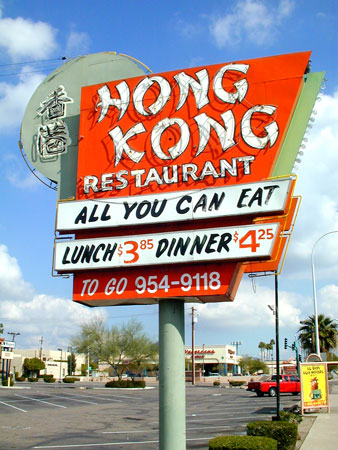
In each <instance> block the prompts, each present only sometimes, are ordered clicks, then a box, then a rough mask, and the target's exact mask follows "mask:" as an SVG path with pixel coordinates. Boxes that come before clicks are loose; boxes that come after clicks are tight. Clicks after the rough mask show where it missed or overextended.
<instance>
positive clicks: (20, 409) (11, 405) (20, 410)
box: [0, 402, 27, 413]
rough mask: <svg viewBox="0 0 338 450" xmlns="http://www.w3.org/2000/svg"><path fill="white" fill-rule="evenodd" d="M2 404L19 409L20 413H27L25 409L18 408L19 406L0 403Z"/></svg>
mask: <svg viewBox="0 0 338 450" xmlns="http://www.w3.org/2000/svg"><path fill="white" fill-rule="evenodd" d="M0 403H1V404H2V405H6V406H9V407H10V408H14V409H18V410H19V411H22V412H24V413H26V412H27V411H25V410H24V409H21V408H18V407H17V406H13V405H10V404H8V403H5V402H0Z"/></svg>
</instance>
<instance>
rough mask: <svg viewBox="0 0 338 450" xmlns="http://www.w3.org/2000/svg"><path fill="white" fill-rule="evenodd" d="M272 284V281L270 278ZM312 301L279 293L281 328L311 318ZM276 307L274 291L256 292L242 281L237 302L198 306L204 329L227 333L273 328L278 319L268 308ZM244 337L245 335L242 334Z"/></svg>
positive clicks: (295, 324) (291, 293) (262, 290)
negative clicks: (309, 314)
mask: <svg viewBox="0 0 338 450" xmlns="http://www.w3.org/2000/svg"><path fill="white" fill-rule="evenodd" d="M270 279H271V283H273V277H270ZM308 303H309V299H308V298H306V297H303V296H301V295H298V294H295V293H293V292H287V291H281V290H280V292H279V321H280V326H281V327H286V328H297V327H298V325H299V320H300V317H303V315H304V314H305V316H307V315H308V313H307V312H303V311H302V308H303V307H304V308H305V311H306V310H307V307H308ZM274 304H275V292H274V290H273V289H270V288H267V287H263V286H258V285H257V286H256V292H255V291H254V289H253V286H252V284H251V282H249V281H246V280H244V279H243V280H242V282H241V284H240V287H239V290H238V292H237V295H236V298H235V300H234V301H233V302H231V303H228V302H226V303H208V304H204V305H196V308H197V310H198V311H200V322H201V326H202V325H203V326H204V327H212V329H215V328H223V329H226V330H228V331H229V330H231V332H233V331H234V330H237V329H238V328H239V327H240V329H241V330H245V329H246V328H247V329H248V330H250V331H253V330H255V331H256V330H258V329H260V328H261V327H262V326H263V325H264V326H267V327H271V328H273V327H274V323H275V322H274V321H275V318H274V316H273V314H272V311H271V310H270V309H269V308H268V306H267V305H272V306H273V307H274ZM241 332H242V333H243V331H241Z"/></svg>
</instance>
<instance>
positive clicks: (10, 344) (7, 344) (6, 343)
mask: <svg viewBox="0 0 338 450" xmlns="http://www.w3.org/2000/svg"><path fill="white" fill-rule="evenodd" d="M1 347H2V348H15V342H13V341H3V342H1Z"/></svg>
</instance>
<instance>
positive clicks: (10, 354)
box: [1, 350, 14, 359]
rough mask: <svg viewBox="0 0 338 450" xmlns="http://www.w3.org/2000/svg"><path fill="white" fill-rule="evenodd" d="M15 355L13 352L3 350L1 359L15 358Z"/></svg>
mask: <svg viewBox="0 0 338 450" xmlns="http://www.w3.org/2000/svg"><path fill="white" fill-rule="evenodd" d="M13 357H14V355H13V352H7V351H4V350H2V352H1V359H13Z"/></svg>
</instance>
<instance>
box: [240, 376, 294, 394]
mask: <svg viewBox="0 0 338 450" xmlns="http://www.w3.org/2000/svg"><path fill="white" fill-rule="evenodd" d="M279 380H280V381H279V392H280V393H290V394H293V395H297V394H299V393H300V381H299V378H298V377H296V376H295V375H280V376H279ZM247 390H248V391H253V392H256V394H257V395H258V397H263V395H264V394H269V396H270V397H275V396H276V395H277V375H272V377H270V378H269V379H267V380H264V381H249V383H248V389H247Z"/></svg>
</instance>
